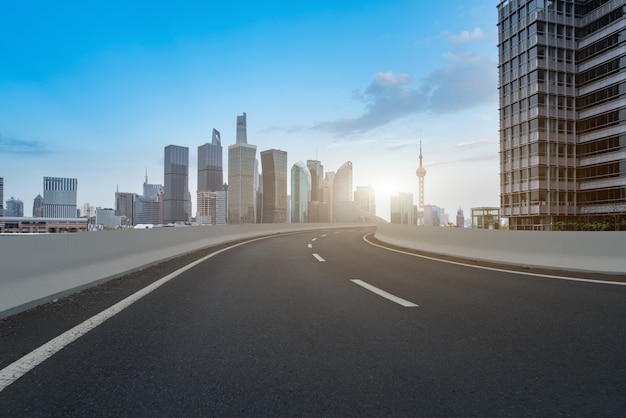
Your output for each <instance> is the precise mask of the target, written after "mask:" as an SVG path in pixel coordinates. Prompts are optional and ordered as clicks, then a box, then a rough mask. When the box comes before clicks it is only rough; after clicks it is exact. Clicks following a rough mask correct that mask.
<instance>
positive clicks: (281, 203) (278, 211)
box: [261, 149, 287, 224]
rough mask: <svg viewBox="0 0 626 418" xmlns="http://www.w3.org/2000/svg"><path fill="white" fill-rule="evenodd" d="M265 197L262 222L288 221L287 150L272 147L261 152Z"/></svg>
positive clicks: (276, 222)
mask: <svg viewBox="0 0 626 418" xmlns="http://www.w3.org/2000/svg"><path fill="white" fill-rule="evenodd" d="M261 169H262V171H263V197H262V202H263V203H262V208H261V213H262V217H261V222H262V223H265V224H268V223H274V224H278V223H286V222H287V152H286V151H281V150H278V149H271V150H267V151H263V152H261Z"/></svg>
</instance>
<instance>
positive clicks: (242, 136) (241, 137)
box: [236, 112, 248, 144]
mask: <svg viewBox="0 0 626 418" xmlns="http://www.w3.org/2000/svg"><path fill="white" fill-rule="evenodd" d="M247 124H248V121H247V115H246V112H243V115H241V116H237V137H236V139H237V140H236V143H237V144H247V143H248V126H247Z"/></svg>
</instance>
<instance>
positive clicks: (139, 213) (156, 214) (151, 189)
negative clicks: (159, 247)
mask: <svg viewBox="0 0 626 418" xmlns="http://www.w3.org/2000/svg"><path fill="white" fill-rule="evenodd" d="M134 209H135V212H134V215H133V225H139V224H141V225H150V224H151V225H158V224H162V223H163V185H162V184H150V183H148V173H147V171H146V178H145V180H144V183H143V195H140V196H135V208H134Z"/></svg>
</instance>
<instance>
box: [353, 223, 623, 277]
mask: <svg viewBox="0 0 626 418" xmlns="http://www.w3.org/2000/svg"><path fill="white" fill-rule="evenodd" d="M363 241H365V242H367V243H368V244H369V245H373V246H374V247H378V248H382V249H383V250H387V251H393V252H394V253H400V254H405V255H410V256H411V257H419V258H423V259H425V260H432V261H439V262H440V263H446V264H454V265H457V266H464V267H471V268H474V269H480V270H490V271H498V272H502V273H510V274H519V275H521V276H533V277H543V278H546V279H558V280H569V281H572V282H585V283H597V284H608V285H613V286H626V282H613V281H608V280H595V279H581V278H579V277H568V276H556V275H553V274H542V273H531V272H527V271H518V270H507V269H502V268H495V267H487V266H477V265H475V264H467V263H463V262H460V261H451V260H444V259H441V258H437V257H430V256H427V255H422V254H415V253H410V252H407V251H402V250H396V249H395V248H388V247H385V246H383V245H378V244H374V243H373V242H371V241H369V240H368V239H367V235H364V236H363Z"/></svg>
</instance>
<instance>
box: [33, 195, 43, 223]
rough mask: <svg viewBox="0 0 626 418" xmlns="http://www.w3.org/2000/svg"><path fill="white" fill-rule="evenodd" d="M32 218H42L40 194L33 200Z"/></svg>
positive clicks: (41, 198)
mask: <svg viewBox="0 0 626 418" xmlns="http://www.w3.org/2000/svg"><path fill="white" fill-rule="evenodd" d="M33 218H43V197H41V195H40V194H38V195H37V197H35V199H34V200H33Z"/></svg>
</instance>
